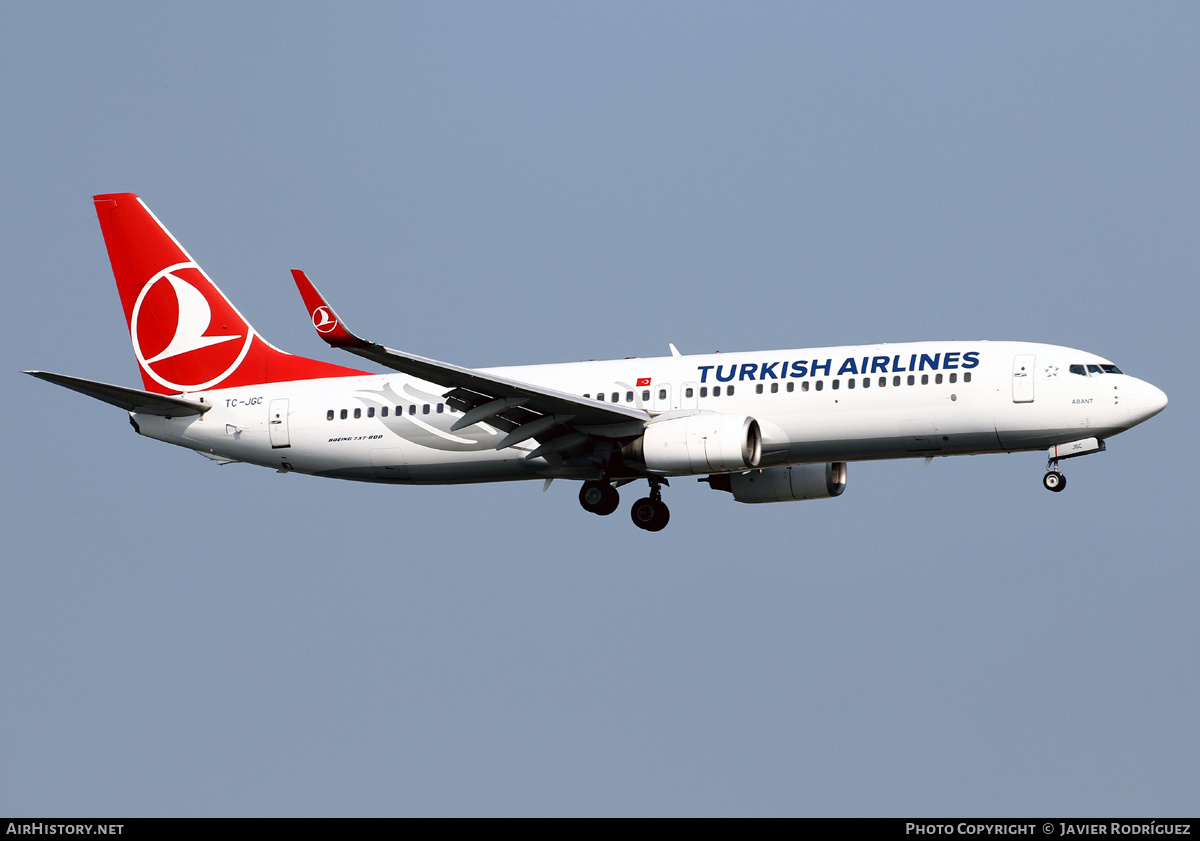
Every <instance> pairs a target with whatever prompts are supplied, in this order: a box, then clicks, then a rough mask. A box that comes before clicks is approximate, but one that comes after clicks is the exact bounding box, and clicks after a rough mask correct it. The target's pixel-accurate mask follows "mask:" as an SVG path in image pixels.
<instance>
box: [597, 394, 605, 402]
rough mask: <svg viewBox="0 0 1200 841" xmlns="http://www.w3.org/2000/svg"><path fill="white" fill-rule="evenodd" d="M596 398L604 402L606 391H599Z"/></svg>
mask: <svg viewBox="0 0 1200 841" xmlns="http://www.w3.org/2000/svg"><path fill="white" fill-rule="evenodd" d="M596 399H597V400H599V401H600V402H601V403H603V402H604V392H600V393H598V394H597V395H596Z"/></svg>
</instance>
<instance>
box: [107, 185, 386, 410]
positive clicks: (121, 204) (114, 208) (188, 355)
mask: <svg viewBox="0 0 1200 841" xmlns="http://www.w3.org/2000/svg"><path fill="white" fill-rule="evenodd" d="M94 200H95V202H96V215H97V216H98V217H99V218H100V230H101V231H102V232H103V233H104V244H105V245H106V246H107V247H108V259H109V261H110V262H111V263H112V268H113V275H114V276H115V277H116V279H117V291H118V292H119V293H120V295H121V305H122V306H123V307H124V309H125V320H126V322H127V323H128V324H129V335H130V338H132V340H133V352H134V355H135V356H137V361H138V365H139V366H140V368H141V371H142V382H143V383H144V384H145V386H146V390H147V391H151V392H154V393H156V394H178V393H180V392H185V391H204V390H206V389H209V388H218V387H220V388H230V387H234V386H245V385H258V384H261V383H270V382H286V381H289V380H311V379H318V378H321V377H346V376H357V375H360V374H362V373H363V372H362V371H356V370H354V369H352V368H343V367H342V366H340V365H331V364H329V363H327V362H320V361H318V360H315V359H306V358H304V357H302V356H292V355H291V354H290V353H284V352H283V351H281V350H279V349H278V348H276V347H274V346H273V345H271V344H270V343H269V342H267V341H266V340H265V339H263V338H262V337H261V336H259V335H258V333H257V332H255V330H254V328H253V327H251V326H250V323H249V322H248V321H246V319H245V318H243V317H242V315H241V313H239V312H238V311H237V309H236V308H235V307H234V306H233V304H232V303H230V301H229V299H228V298H226V297H225V296H224V295H223V294H221V290H220V289H218V288H217V286H216V284H214V283H213V282H212V281H211V280H210V279H209V277H208V275H206V274H205V273H204V270H203V269H201V268H200V266H199V265H197V264H196V261H195V260H193V259H192V258H191V256H190V255H189V254H188V253H187V252H186V251H185V250H184V249H183V246H182V245H180V244H179V242H178V241H177V240H176V239H175V237H173V236H171V233H170V232H169V231H168V230H167V229H166V228H164V227H163V225H162V223H161V222H159V221H158V219H156V218H155V216H154V214H153V213H151V212H150V210H149V208H147V207H146V205H145V204H143V203H142V200H141V199H140V198H138V197H137V196H136V195H134V194H133V193H110V194H106V195H102V196H95V197H94Z"/></svg>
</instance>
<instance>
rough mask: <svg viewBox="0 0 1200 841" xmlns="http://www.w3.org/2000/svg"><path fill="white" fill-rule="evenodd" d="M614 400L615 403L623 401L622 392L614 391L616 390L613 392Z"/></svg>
mask: <svg viewBox="0 0 1200 841" xmlns="http://www.w3.org/2000/svg"><path fill="white" fill-rule="evenodd" d="M612 402H614V403H620V402H621V395H620V394H618V393H617V392H615V391H614V392H613V393H612Z"/></svg>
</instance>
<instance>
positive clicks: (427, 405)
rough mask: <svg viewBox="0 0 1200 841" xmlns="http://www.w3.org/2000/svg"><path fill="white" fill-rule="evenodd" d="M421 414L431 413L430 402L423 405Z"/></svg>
mask: <svg viewBox="0 0 1200 841" xmlns="http://www.w3.org/2000/svg"><path fill="white" fill-rule="evenodd" d="M421 414H423V415H427V414H429V404H428V403H426V404H425V405H424V406H422V407H421Z"/></svg>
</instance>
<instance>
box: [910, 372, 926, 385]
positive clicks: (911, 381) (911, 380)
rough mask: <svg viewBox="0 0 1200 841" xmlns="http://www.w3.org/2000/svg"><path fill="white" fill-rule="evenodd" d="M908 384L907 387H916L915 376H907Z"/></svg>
mask: <svg viewBox="0 0 1200 841" xmlns="http://www.w3.org/2000/svg"><path fill="white" fill-rule="evenodd" d="M926 376H928V375H926ZM908 384H909V385H916V384H917V378H916V377H915V376H913V375H912V374H909V375H908Z"/></svg>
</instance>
